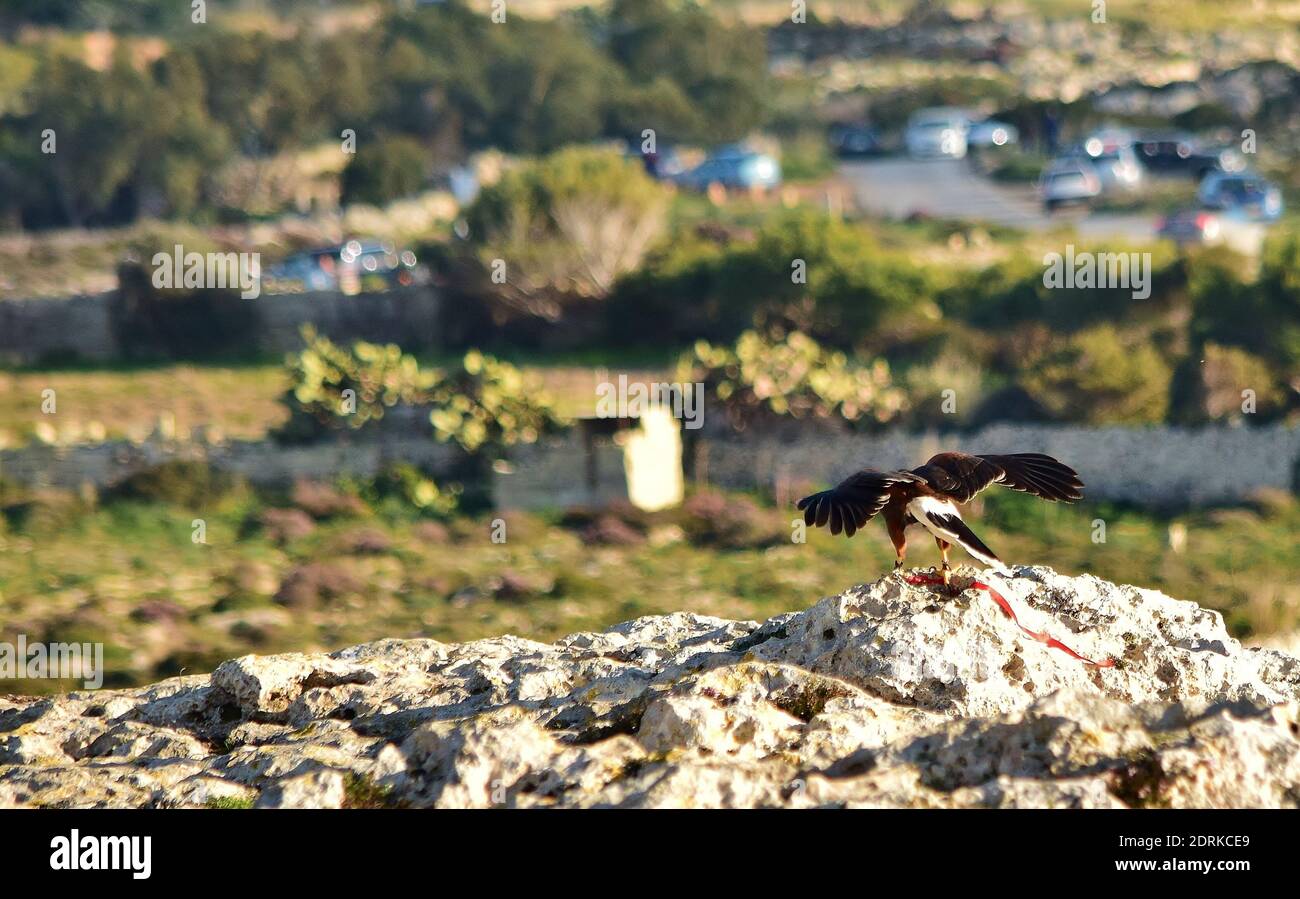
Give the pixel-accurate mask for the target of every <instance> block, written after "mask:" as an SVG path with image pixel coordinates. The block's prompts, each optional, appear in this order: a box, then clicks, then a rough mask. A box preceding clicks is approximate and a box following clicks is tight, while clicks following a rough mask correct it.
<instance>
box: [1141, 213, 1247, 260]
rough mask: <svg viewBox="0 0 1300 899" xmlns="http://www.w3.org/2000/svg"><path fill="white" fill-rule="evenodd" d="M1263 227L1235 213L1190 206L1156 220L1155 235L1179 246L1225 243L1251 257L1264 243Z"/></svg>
mask: <svg viewBox="0 0 1300 899" xmlns="http://www.w3.org/2000/svg"><path fill="white" fill-rule="evenodd" d="M1264 230H1265V226H1264V225H1263V224H1261V223H1260V222H1258V221H1252V220H1250V219H1248V218H1246V217H1244V216H1242V215H1240V214H1238V213H1236V212H1222V211H1216V210H1211V209H1198V208H1195V207H1189V208H1186V209H1180V210H1178V211H1177V212H1173V213H1170V214H1169V215H1167V216H1164V217H1162V218H1160V219H1157V221H1156V234H1158V235H1159V236H1160V237H1163V238H1166V239H1167V240H1172V241H1173V242H1174V243H1176V244H1178V246H1180V247H1187V246H1197V245H1203V246H1218V245H1224V246H1228V247H1230V248H1232V249H1234V250H1236V251H1237V252H1239V253H1244V254H1246V255H1248V256H1253V255H1255V254H1257V253H1258V252H1259V251H1260V248H1261V247H1262V246H1263V243H1264Z"/></svg>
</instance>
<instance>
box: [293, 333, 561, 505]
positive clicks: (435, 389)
mask: <svg viewBox="0 0 1300 899" xmlns="http://www.w3.org/2000/svg"><path fill="white" fill-rule="evenodd" d="M303 340H304V342H305V343H306V346H305V347H304V348H303V349H302V350H301V351H299V352H298V353H295V354H292V355H290V356H289V357H288V358H287V359H286V362H285V365H286V368H287V370H288V373H289V378H290V386H289V389H288V391H287V392H286V393H285V395H284V402H285V405H287V406H288V407H289V409H290V418H289V421H288V422H287V423H286V424H285V425H284V427H283V428H282V429H281V430H280V431H279V432H278V434H277V436H278V437H279V438H280V439H281V440H286V441H295V440H310V439H314V438H317V437H320V436H322V435H323V434H325V433H327V432H329V431H336V430H352V431H356V430H359V429H361V428H363V427H366V426H367V425H372V424H373V423H375V422H377V421H379V420H380V419H383V418H384V417H385V414H386V413H387V412H388V411H389V410H392V409H393V408H394V407H398V406H401V407H404V408H406V409H415V408H421V409H423V408H427V409H429V410H430V411H429V413H428V415H429V422H430V424H431V425H432V428H433V435H434V437H435V438H436V439H438V440H439V441H441V442H443V443H450V442H455V443H456V444H458V445H459V446H460V447H461V448H462V449H464V450H465V451H466V452H468V453H471V454H474V453H481V452H488V453H491V452H492V451H494V450H496V449H499V448H501V447H506V446H513V445H515V444H518V443H533V442H535V441H536V440H537V439H538V438H539V437H541V436H543V435H545V434H550V433H555V432H558V431H559V430H562V429H563V428H564V427H565V425H566V422H564V421H563V420H562V419H561V418H560V417H559V416H558V415H557V414H556V413H555V411H554V404H553V403H552V401H551V399H550V397H549V396H548V395H547V394H546V393H545V392H544V391H542V390H541V389H540V387H539V385H538V384H537V382H536V381H535V380H534V379H532V378H529V377H526V376H525V375H524V374H523V373H522V372H521V371H520V370H519V369H517V368H515V367H514V366H513V365H511V364H509V363H508V362H502V361H500V360H498V359H495V358H493V357H491V356H485V355H483V354H482V353H480V352H479V351H477V350H471V351H469V352H468V353H466V354H465V356H464V358H463V359H462V361H461V364H460V365H459V366H458V367H453V368H449V369H443V370H438V369H422V368H421V367H420V363H419V360H417V359H416V358H415V357H414V356H411V355H409V354H407V353H404V352H402V350H401V348H400V347H398V346H396V345H394V344H388V345H384V346H380V345H377V344H372V343H367V342H365V341H355V342H354V343H353V344H352V345H351V346H350V347H341V346H339V345H338V344H335V343H334V342H333V341H331V340H329V339H328V338H326V337H323V336H321V335H319V334H317V333H316V331H315V329H313V328H311V327H310V326H307V327H304V328H303ZM403 477H404V476H399V481H398V483H399V484H401V485H403V486H402V488H401V489H402V490H404V491H406V492H407V493H408V494H409V496H408V499H409V500H410V501H411V502H413V503H415V504H416V505H421V504H423V505H428V506H430V507H437V506H438V505H439V503H440V502H441V501H442V499H441V495H440V493H439V492H438V491H437V490H436V489H434V490H430V488H429V487H428V486H427V485H421V484H419V483H410V482H409V479H406V480H403V479H402V478H403Z"/></svg>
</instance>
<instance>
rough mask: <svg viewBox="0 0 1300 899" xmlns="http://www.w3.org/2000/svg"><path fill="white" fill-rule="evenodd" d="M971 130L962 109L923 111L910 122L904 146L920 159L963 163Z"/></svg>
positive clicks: (937, 108)
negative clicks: (961, 161) (960, 160)
mask: <svg viewBox="0 0 1300 899" xmlns="http://www.w3.org/2000/svg"><path fill="white" fill-rule="evenodd" d="M969 129H970V119H969V118H968V117H967V115H966V113H965V112H963V111H962V110H960V109H953V108H951V107H943V106H941V107H936V108H933V109H922V110H920V111H919V112H915V113H913V114H912V117H911V118H910V119H909V120H908V122H907V130H906V131H905V132H904V133H903V143H904V144H905V145H906V146H907V152H908V154H909V155H911V156H913V157H916V158H918V159H927V158H928V159H962V158H964V157H965V156H966V135H967V133H968V131H969Z"/></svg>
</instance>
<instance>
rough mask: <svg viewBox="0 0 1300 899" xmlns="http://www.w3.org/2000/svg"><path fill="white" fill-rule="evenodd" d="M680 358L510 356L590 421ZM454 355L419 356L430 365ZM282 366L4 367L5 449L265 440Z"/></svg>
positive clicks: (0, 444)
mask: <svg viewBox="0 0 1300 899" xmlns="http://www.w3.org/2000/svg"><path fill="white" fill-rule="evenodd" d="M675 358H676V354H675V353H674V352H671V351H667V352H664V353H656V354H654V355H653V356H646V357H641V356H631V357H628V356H626V355H620V356H619V357H617V358H615V357H604V356H600V355H588V356H582V357H560V358H555V359H549V360H548V359H543V358H540V357H538V358H532V357H529V356H526V355H525V356H520V357H511V361H513V362H515V363H516V364H518V365H520V366H521V367H522V368H523V369H524V371H525V372H526V373H528V374H530V375H533V376H536V377H537V378H538V379H539V380H540V381H541V383H542V385H543V387H544V388H545V389H546V390H547V392H549V393H550V394H551V396H552V397H553V398H554V399H555V401H556V404H557V406H558V408H559V411H560V413H561V414H563V415H565V416H566V417H575V416H579V415H591V414H593V412H594V409H595V403H596V398H597V394H596V385H597V384H598V383H599V382H600V381H602V380H605V379H606V378H609V377H611V376H612V377H614V378H617V376H618V375H619V374H626V375H628V378H629V380H633V381H635V380H638V379H640V380H647V381H653V380H656V379H659V380H662V379H663V378H664V376H665V375H666V374H668V373H669V372H670V370H671V368H672V361H673V360H674V359H675ZM451 361H452V360H451V358H450V357H444V358H430V359H421V362H428V363H429V364H432V365H438V364H446V363H449V362H451ZM287 384H288V382H287V380H286V375H285V372H284V367H283V365H282V364H281V363H280V362H279V361H278V360H277V361H265V362H248V363H238V364H221V365H216V364H214V365H199V364H188V363H174V364H173V363H169V364H159V365H144V366H126V365H123V366H115V367H111V368H79V367H77V368H56V369H41V370H27V369H18V370H10V371H4V370H0V449H3V448H4V447H6V446H18V445H21V444H25V443H29V442H31V441H32V440H33V439H57V440H59V441H61V442H80V441H85V440H99V439H104V438H109V439H115V438H129V439H135V440H140V439H143V438H144V437H146V436H147V435H148V434H149V433H150V432H151V431H153V430H154V428H155V427H156V426H157V425H158V422H159V417H160V416H164V417H166V418H167V419H168V420H169V421H170V422H171V426H172V427H174V430H175V433H177V434H179V435H186V434H188V433H189V432H190V430H191V429H192V428H194V427H197V426H199V425H203V426H205V427H206V428H208V429H209V430H212V431H220V432H221V433H222V434H223V435H225V436H226V437H227V438H238V439H248V440H253V439H258V438H261V437H265V436H266V435H267V433H268V432H269V431H270V430H272V429H273V428H275V427H276V426H278V425H279V424H281V423H282V422H283V421H284V420H285V418H286V417H287V412H286V411H285V408H284V407H283V406H282V405H280V403H279V398H280V395H281V394H282V393H284V390H285V388H286V386H287ZM47 389H52V390H54V391H55V400H56V412H55V414H53V415H46V414H45V413H44V412H42V395H43V391H45V390H47Z"/></svg>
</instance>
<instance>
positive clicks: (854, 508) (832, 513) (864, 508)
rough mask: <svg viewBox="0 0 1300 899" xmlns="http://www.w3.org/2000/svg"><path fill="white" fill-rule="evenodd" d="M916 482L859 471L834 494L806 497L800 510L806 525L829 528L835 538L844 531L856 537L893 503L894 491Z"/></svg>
mask: <svg viewBox="0 0 1300 899" xmlns="http://www.w3.org/2000/svg"><path fill="white" fill-rule="evenodd" d="M916 479H917V478H916V476H915V475H913V474H910V473H908V472H883V471H871V470H870V469H868V470H865V471H859V472H857V473H856V474H853V475H850V476H849V477H847V478H845V479H844V480H843V481H842V482H841V483H839V484H837V485H836V486H835V487H833V488H831V489H830V490H823V491H822V492H820V493H814V494H812V495H811V496H805V497H804V498H803V499H801V500H799V506H798V508H799V509H801V510H803V520H804V522H805V523H806V524H809V525H814V526H816V527H824V526H826V525H827V524H829V525H830V528H831V533H832V534H838V533H839V532H840V531H843V532H844V534H845V536H848V537H852V536H853V535H854V534H855V533H857V531H858V529H859V528H861V527H862V526H864V525H865V524H866V523H867V522H868V521H870V520H871V519H872V518H873V517H875V516H876V515H877V514H878V513H879V512H880V510H881V509H883V508H884V507H885V503H887V502H889V488H890V487H892V486H893V485H894V484H899V483H902V482H904V481H909V480H916Z"/></svg>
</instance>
